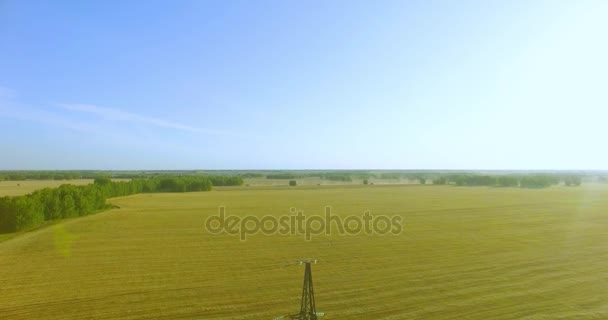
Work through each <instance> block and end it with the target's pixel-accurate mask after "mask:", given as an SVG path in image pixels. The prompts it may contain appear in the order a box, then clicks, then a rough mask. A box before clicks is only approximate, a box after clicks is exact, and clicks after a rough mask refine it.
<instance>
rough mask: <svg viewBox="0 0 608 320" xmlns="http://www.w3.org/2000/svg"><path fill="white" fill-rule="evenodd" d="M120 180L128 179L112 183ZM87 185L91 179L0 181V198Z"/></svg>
mask: <svg viewBox="0 0 608 320" xmlns="http://www.w3.org/2000/svg"><path fill="white" fill-rule="evenodd" d="M120 180H124V181H127V180H129V179H114V181H120ZM89 183H93V179H76V180H25V181H0V197H4V196H20V195H24V194H28V193H32V192H34V191H36V190H39V189H43V188H55V187H59V186H60V185H62V184H73V185H85V184H89Z"/></svg>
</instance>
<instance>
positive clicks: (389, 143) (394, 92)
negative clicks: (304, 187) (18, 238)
mask: <svg viewBox="0 0 608 320" xmlns="http://www.w3.org/2000/svg"><path fill="white" fill-rule="evenodd" d="M607 16H608V1H603V0H597V1H587V0H581V1H557V0H556V1H536V0H526V1H517V0H514V1H482V0H479V1H403V0H400V1H355V0H344V1H338V0H336V1H321V0H317V1H314V0H311V1H295V0H294V1H278V0H277V1H265V0H261V1H232V0H230V1H20V0H0V135H1V136H2V139H0V170H34V169H41V170H42V169H44V170H49V169H60V170H66V169H97V170H134V169H142V170H146V169H148V170H151V169H202V170H204V169H208V170H211V169H464V170H468V169H471V170H474V169H483V170H489V169H506V170H523V169H527V170H536V169H549V170H555V169H564V170H573V169H577V170H606V169H608V147H606V146H607V143H606V141H607V138H608V58H607V57H608V41H607V39H608V38H607V34H608V19H606V17H607Z"/></svg>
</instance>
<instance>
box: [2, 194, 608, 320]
mask: <svg viewBox="0 0 608 320" xmlns="http://www.w3.org/2000/svg"><path fill="white" fill-rule="evenodd" d="M111 202H112V203H113V204H115V205H118V206H120V209H115V210H111V211H107V212H104V213H100V214H96V215H93V216H88V217H85V218H80V219H75V220H71V221H68V222H65V223H63V224H60V225H55V226H51V227H48V228H45V229H42V230H37V231H34V232H30V233H26V234H23V235H20V236H18V237H15V238H12V239H9V240H6V241H4V242H1V243H0V284H1V285H0V318H2V319H271V318H272V317H274V316H278V315H283V314H287V313H293V312H295V311H297V310H298V307H299V302H300V301H299V298H300V293H301V285H302V275H303V271H304V270H303V268H302V267H300V266H285V264H286V263H287V262H292V261H294V260H296V259H298V258H302V257H315V258H318V259H319V260H320V263H319V264H317V265H314V266H313V279H314V286H315V292H316V302H317V309H318V310H319V311H323V312H326V313H327V316H326V317H325V318H323V319H386V320H388V319H480V320H481V319H484V320H485V319H608V303H607V302H606V301H608V262H607V261H608V232H607V230H608V229H607V226H608V187H607V186H583V187H578V188H566V187H553V188H548V189H542V190H529V189H515V188H513V189H500V188H486V187H477V188H475V187H460V188H459V187H450V186H420V185H410V186H380V185H374V186H366V187H364V186H345V187H341V186H334V187H295V188H288V187H284V188H280V187H277V188H259V189H257V190H256V189H255V188H243V189H239V188H224V189H218V190H216V191H211V192H201V193H179V194H139V195H135V196H130V197H125V198H118V199H113V200H112V201H111ZM220 205H225V206H226V207H227V212H228V213H229V214H235V215H241V216H243V215H246V214H253V215H258V216H262V215H266V214H269V215H282V214H287V213H288V209H289V207H297V208H299V209H303V210H304V211H305V213H307V214H322V209H323V207H324V206H326V205H331V206H333V208H334V212H336V213H340V214H342V215H346V214H356V215H361V214H362V213H363V211H364V210H367V209H369V210H371V212H372V213H373V214H388V215H393V214H399V215H401V216H402V217H403V219H404V221H405V229H404V232H403V234H401V235H399V236H388V235H385V236H378V235H376V236H369V235H355V236H339V235H323V236H316V237H314V238H313V240H312V241H308V242H307V241H305V240H304V239H303V237H302V236H281V235H271V236H266V235H254V236H251V237H250V238H249V239H248V240H247V241H243V242H241V241H239V240H238V238H236V237H235V236H231V235H212V234H209V233H207V232H206V231H205V230H204V221H205V218H206V217H207V216H209V215H215V214H216V211H217V207H218V206H220Z"/></svg>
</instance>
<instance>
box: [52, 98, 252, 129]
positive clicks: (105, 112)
mask: <svg viewBox="0 0 608 320" xmlns="http://www.w3.org/2000/svg"><path fill="white" fill-rule="evenodd" d="M57 106H58V107H60V108H62V109H64V110H69V111H77V112H85V113H89V114H94V115H97V116H99V117H101V118H103V119H106V120H112V121H125V122H131V123H137V124H145V125H151V126H156V127H161V128H167V129H174V130H179V131H184V132H191V133H203V134H213V135H222V136H240V135H239V134H235V133H232V132H225V131H219V130H209V129H203V128H199V127H193V126H189V125H186V124H182V123H178V122H171V121H166V120H162V119H158V118H152V117H148V116H144V115H139V114H135V113H131V112H126V111H122V110H119V109H112V108H103V107H98V106H95V105H89V104H66V103H59V104H57Z"/></svg>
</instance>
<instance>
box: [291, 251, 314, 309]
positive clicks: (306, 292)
mask: <svg viewBox="0 0 608 320" xmlns="http://www.w3.org/2000/svg"><path fill="white" fill-rule="evenodd" d="M304 263H305V264H306V270H305V271H304V285H303V286H302V301H301V302H300V313H298V314H294V315H290V317H291V319H298V320H317V319H318V318H317V309H316V306H315V290H314V287H313V285H312V268H311V267H310V261H304Z"/></svg>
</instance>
